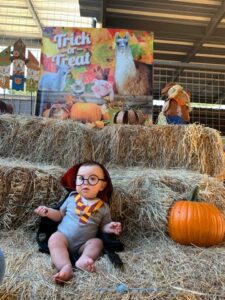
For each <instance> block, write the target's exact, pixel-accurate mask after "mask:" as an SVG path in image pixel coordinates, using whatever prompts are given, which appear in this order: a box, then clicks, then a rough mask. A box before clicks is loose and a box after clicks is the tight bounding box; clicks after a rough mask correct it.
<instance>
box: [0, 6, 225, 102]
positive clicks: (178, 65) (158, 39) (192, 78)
mask: <svg viewBox="0 0 225 300" xmlns="http://www.w3.org/2000/svg"><path fill="white" fill-rule="evenodd" d="M0 16H1V19H0V45H8V44H10V43H11V44H12V42H13V41H15V40H17V39H18V37H20V38H23V40H24V42H25V44H26V45H27V47H32V46H36V47H40V43H41V37H42V28H43V27H45V26H60V27H62V26H65V27H92V26H93V25H94V24H95V23H94V22H93V18H95V19H96V20H97V22H98V24H102V27H108V28H109V27H112V28H127V29H137V30H146V31H152V32H154V66H155V67H154V94H155V96H156V97H157V98H159V97H160V89H161V88H162V85H163V84H165V82H168V81H169V80H172V81H176V79H177V78H178V77H179V81H180V82H182V83H183V84H186V85H190V84H191V86H192V87H193V90H192V94H194V95H195V93H196V94H197V96H199V95H200V96H201V93H203V92H204V93H206V92H207V93H208V92H209V95H210V97H211V98H212V100H211V101H212V102H215V103H221V102H223V103H225V96H224V95H225V88H224V82H225V79H224V77H223V75H222V78H219V76H221V75H220V72H221V73H223V74H225V0H223V1H221V0H205V1H204V0H0ZM163 68H164V69H163ZM165 68H167V69H165ZM188 68H189V69H190V68H192V70H193V69H194V70H197V72H196V73H195V71H193V72H191V73H190V72H187V70H188ZM162 69H163V70H162ZM200 69H207V70H208V73H207V74H205V73H201V72H198V70H200ZM215 70H216V71H218V72H219V73H218V75H217V74H216V75H215V76H217V77H216V78H215V76H214V73H213V72H215ZM211 71H213V72H211ZM180 75H182V76H180ZM196 76H197V77H196ZM201 82H203V83H201ZM212 87H213V88H212ZM200 91H201V93H200ZM200 96H199V98H201V97H200ZM195 98H196V99H198V97H195ZM199 101H200V100H199ZM207 101H208V100H207Z"/></svg>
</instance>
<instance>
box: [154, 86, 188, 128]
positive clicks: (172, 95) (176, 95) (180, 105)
mask: <svg viewBox="0 0 225 300" xmlns="http://www.w3.org/2000/svg"><path fill="white" fill-rule="evenodd" d="M161 94H162V95H163V96H166V97H167V99H166V101H165V103H164V105H163V108H162V111H161V112H160V114H159V117H158V124H189V123H190V111H191V105H190V96H189V95H188V93H187V92H186V91H185V90H184V89H183V87H182V86H181V85H179V84H176V83H174V82H169V83H167V84H166V86H165V87H164V88H163V89H162V90H161Z"/></svg>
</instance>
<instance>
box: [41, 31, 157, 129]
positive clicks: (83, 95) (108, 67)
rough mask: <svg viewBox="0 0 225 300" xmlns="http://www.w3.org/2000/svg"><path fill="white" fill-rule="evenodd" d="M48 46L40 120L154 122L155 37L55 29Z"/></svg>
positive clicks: (43, 60) (47, 35)
mask: <svg viewBox="0 0 225 300" xmlns="http://www.w3.org/2000/svg"><path fill="white" fill-rule="evenodd" d="M42 45H43V46H42V54H41V72H40V80H39V84H38V97H37V105H36V114H37V115H42V116H45V117H52V118H58V119H61V120H65V119H73V120H76V121H80V122H83V123H85V124H88V125H89V126H91V127H96V126H99V127H103V126H105V125H107V124H109V123H120V124H144V123H145V122H149V121H150V120H151V117H152V101H153V99H152V94H153V90H152V89H153V88H152V87H153V84H152V81H153V34H152V33H151V32H146V31H134V30H125V29H110V28H108V29H103V28H101V29H97V28H89V29H87V28H66V29H65V28H57V27H49V28H45V29H44V37H43V41H42ZM90 107H91V110H92V115H93V114H94V115H95V116H94V117H90ZM131 111H132V112H131ZM118 113H120V114H119V117H118ZM121 115H124V117H121ZM96 124H97V125H96Z"/></svg>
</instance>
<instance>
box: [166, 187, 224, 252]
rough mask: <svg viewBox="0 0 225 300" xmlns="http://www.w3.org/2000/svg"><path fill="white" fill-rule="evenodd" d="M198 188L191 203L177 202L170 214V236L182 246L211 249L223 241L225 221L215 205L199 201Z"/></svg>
mask: <svg viewBox="0 0 225 300" xmlns="http://www.w3.org/2000/svg"><path fill="white" fill-rule="evenodd" d="M198 191H199V188H198V187H196V188H195V190H194V192H193V195H192V198H191V201H188V200H179V201H177V202H175V203H174V204H173V205H172V207H171V208H170V210H169V213H168V233H169V236H170V237H171V238H172V239H173V240H174V241H175V242H178V243H180V244H182V245H191V244H193V245H196V246H199V247H209V246H212V245H216V244H218V243H220V242H222V241H223V239H224V234H225V221H224V216H223V214H222V212H221V211H220V210H219V209H218V208H217V207H216V206H214V205H213V204H210V203H206V202H201V201H198Z"/></svg>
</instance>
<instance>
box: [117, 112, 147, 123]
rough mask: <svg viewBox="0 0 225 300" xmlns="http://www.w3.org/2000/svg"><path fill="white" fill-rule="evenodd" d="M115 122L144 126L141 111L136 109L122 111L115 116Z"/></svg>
mask: <svg viewBox="0 0 225 300" xmlns="http://www.w3.org/2000/svg"><path fill="white" fill-rule="evenodd" d="M113 122H114V123H116V124H131V125H135V124H143V123H144V117H143V113H142V112H141V111H137V110H134V109H128V110H120V111H118V112H117V113H116V114H115V116H114V118H113Z"/></svg>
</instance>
